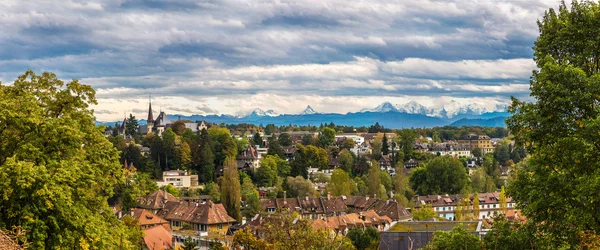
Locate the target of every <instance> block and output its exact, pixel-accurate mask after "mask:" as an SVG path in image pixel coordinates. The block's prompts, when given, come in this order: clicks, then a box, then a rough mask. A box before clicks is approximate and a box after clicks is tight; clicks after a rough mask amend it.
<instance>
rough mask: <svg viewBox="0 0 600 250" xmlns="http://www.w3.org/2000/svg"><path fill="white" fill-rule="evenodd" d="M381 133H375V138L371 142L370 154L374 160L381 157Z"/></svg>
mask: <svg viewBox="0 0 600 250" xmlns="http://www.w3.org/2000/svg"><path fill="white" fill-rule="evenodd" d="M382 138H383V136H382V135H377V136H376V137H375V139H373V141H372V142H371V156H372V157H373V159H375V160H379V159H381V144H382V142H381V141H382V140H383V139H382Z"/></svg>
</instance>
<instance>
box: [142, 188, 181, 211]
mask: <svg viewBox="0 0 600 250" xmlns="http://www.w3.org/2000/svg"><path fill="white" fill-rule="evenodd" d="M173 201H178V200H177V198H175V196H173V195H172V194H169V193H167V192H166V191H164V190H157V191H154V192H153V193H150V194H148V195H146V196H144V197H141V198H138V199H137V207H138V208H144V209H148V210H150V211H151V212H152V213H154V214H156V213H157V212H158V210H161V209H162V208H164V206H165V204H167V202H173Z"/></svg>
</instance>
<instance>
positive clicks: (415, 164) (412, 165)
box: [404, 158, 419, 169]
mask: <svg viewBox="0 0 600 250" xmlns="http://www.w3.org/2000/svg"><path fill="white" fill-rule="evenodd" d="M418 166H419V161H417V160H415V159H413V158H410V159H409V160H408V161H405V162H404V168H408V169H410V168H416V167H418Z"/></svg>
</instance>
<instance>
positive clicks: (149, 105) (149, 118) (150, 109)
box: [146, 95, 154, 124]
mask: <svg viewBox="0 0 600 250" xmlns="http://www.w3.org/2000/svg"><path fill="white" fill-rule="evenodd" d="M148 103H149V104H148V120H146V121H147V122H148V124H150V123H153V122H154V115H153V114H152V95H150V96H149V98H148Z"/></svg>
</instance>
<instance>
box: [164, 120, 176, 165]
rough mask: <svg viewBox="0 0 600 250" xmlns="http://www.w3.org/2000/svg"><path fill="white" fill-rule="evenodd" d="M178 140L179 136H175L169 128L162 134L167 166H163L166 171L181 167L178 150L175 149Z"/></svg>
mask: <svg viewBox="0 0 600 250" xmlns="http://www.w3.org/2000/svg"><path fill="white" fill-rule="evenodd" d="M176 140H177V134H175V132H173V130H171V128H167V129H166V130H165V132H163V133H162V141H163V144H162V146H163V149H162V151H163V153H164V161H165V165H163V168H164V169H167V170H168V169H175V168H177V166H178V165H179V164H178V159H179V155H178V154H177V149H176V148H175V142H176Z"/></svg>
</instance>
